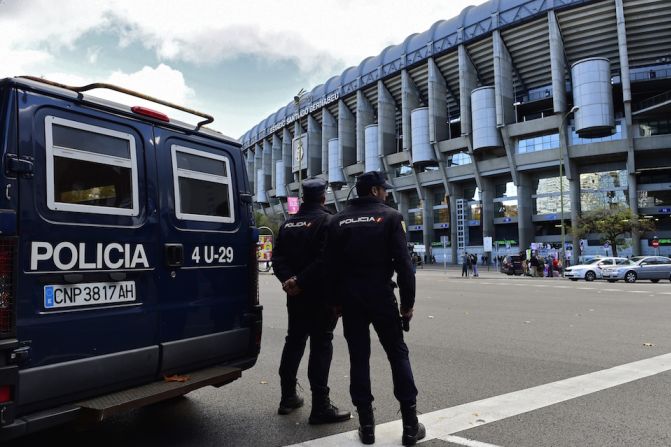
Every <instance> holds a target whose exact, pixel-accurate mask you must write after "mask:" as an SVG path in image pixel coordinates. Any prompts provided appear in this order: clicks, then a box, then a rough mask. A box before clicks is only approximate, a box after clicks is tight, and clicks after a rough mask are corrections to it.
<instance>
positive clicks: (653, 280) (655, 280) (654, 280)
mask: <svg viewBox="0 0 671 447" xmlns="http://www.w3.org/2000/svg"><path fill="white" fill-rule="evenodd" d="M650 282H659V279H651V280H650Z"/></svg>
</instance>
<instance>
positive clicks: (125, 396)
mask: <svg viewBox="0 0 671 447" xmlns="http://www.w3.org/2000/svg"><path fill="white" fill-rule="evenodd" d="M256 359H257V356H251V357H246V358H242V359H238V360H236V361H234V362H230V363H226V364H224V365H217V366H212V367H210V368H204V369H200V370H198V371H194V372H192V373H187V374H184V375H185V376H189V380H187V382H184V383H175V382H166V381H164V380H158V381H154V382H152V383H149V384H147V385H142V386H139V387H135V388H131V389H128V390H124V391H122V392H117V393H110V394H107V395H103V396H98V397H96V398H94V399H90V400H88V401H83V402H78V403H75V404H70V405H64V406H60V407H57V408H51V409H49V410H44V411H39V412H35V413H32V414H27V415H23V416H20V417H18V418H16V419H15V420H14V422H13V423H12V424H9V425H6V426H4V427H0V441H5V440H9V439H14V438H17V437H20V436H25V435H27V434H30V433H34V432H37V431H41V430H45V429H48V428H51V427H55V426H58V425H62V424H65V423H69V422H74V423H90V422H92V421H101V420H103V419H105V418H107V417H109V416H110V415H112V414H116V413H119V412H123V411H128V410H131V409H135V408H141V407H143V406H146V405H150V404H154V403H157V402H161V401H163V400H167V399H171V398H174V397H176V396H180V395H183V394H186V393H189V392H191V391H193V390H196V389H198V388H202V387H205V386H209V385H211V386H215V387H220V386H222V385H225V384H227V383H230V382H232V381H234V380H236V379H238V378H239V377H240V376H241V373H242V371H243V370H245V369H248V368H250V367H251V366H252V365H254V363H256Z"/></svg>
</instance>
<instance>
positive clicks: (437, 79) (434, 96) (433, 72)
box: [428, 58, 450, 143]
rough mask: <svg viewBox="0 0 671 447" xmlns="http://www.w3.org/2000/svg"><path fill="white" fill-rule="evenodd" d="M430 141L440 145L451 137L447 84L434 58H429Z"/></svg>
mask: <svg viewBox="0 0 671 447" xmlns="http://www.w3.org/2000/svg"><path fill="white" fill-rule="evenodd" d="M428 64H429V85H428V87H429V141H430V142H431V143H438V142H439V141H444V140H447V139H448V138H449V137H450V127H449V124H448V123H447V119H448V117H447V82H446V81H445V78H444V77H443V74H442V73H441V72H440V69H439V68H438V66H437V65H436V63H435V61H434V60H433V58H429V62H428Z"/></svg>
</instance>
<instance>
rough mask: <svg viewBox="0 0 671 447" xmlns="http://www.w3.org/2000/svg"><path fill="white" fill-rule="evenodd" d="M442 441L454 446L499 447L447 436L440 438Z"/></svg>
mask: <svg viewBox="0 0 671 447" xmlns="http://www.w3.org/2000/svg"><path fill="white" fill-rule="evenodd" d="M440 439H441V440H442V441H447V442H451V443H452V444H459V445H464V446H466V447H499V446H497V445H494V444H487V443H486V442H480V441H475V440H473V439H468V438H462V437H460V436H452V435H450V436H445V437H443V438H440Z"/></svg>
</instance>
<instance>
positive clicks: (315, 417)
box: [308, 392, 352, 424]
mask: <svg viewBox="0 0 671 447" xmlns="http://www.w3.org/2000/svg"><path fill="white" fill-rule="evenodd" d="M350 417H352V414H351V413H350V412H349V411H342V410H339V409H338V407H336V406H335V405H333V403H332V402H331V399H329V395H328V394H316V393H314V392H313V393H312V412H311V413H310V419H309V420H308V422H310V424H330V423H332V422H343V421H348V420H349V419H350Z"/></svg>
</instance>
